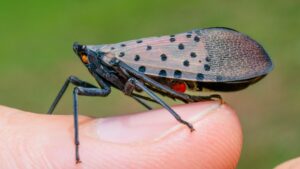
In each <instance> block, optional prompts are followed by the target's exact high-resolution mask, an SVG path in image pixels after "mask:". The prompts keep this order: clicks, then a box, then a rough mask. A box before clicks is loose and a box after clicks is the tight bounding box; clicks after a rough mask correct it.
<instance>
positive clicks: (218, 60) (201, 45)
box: [90, 28, 273, 82]
mask: <svg viewBox="0 0 300 169" xmlns="http://www.w3.org/2000/svg"><path fill="white" fill-rule="evenodd" d="M90 48H92V49H95V50H98V51H99V50H100V51H102V52H104V53H105V57H107V58H110V59H111V58H113V57H116V58H118V59H119V60H121V61H123V62H125V63H126V64H128V65H129V66H131V67H132V68H134V69H135V70H137V71H140V72H143V73H145V74H146V75H151V76H157V77H167V78H172V79H181V80H191V81H201V82H227V81H238V80H245V79H251V78H254V77H258V76H262V75H264V74H267V73H268V72H270V71H271V70H272V68H273V66H272V62H271V60H270V58H269V56H268V54H267V53H266V51H265V50H264V49H263V47H262V46H261V45H260V44H258V43H257V42H256V41H254V40H253V39H251V38H250V37H248V36H247V35H244V34H242V33H240V32H237V31H235V30H232V29H228V28H206V29H198V30H193V31H191V32H185V33H180V34H175V35H167V36H160V37H150V38H142V39H138V40H131V41H126V42H121V43H116V44H107V45H98V46H90Z"/></svg>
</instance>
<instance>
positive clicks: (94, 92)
mask: <svg viewBox="0 0 300 169" xmlns="http://www.w3.org/2000/svg"><path fill="white" fill-rule="evenodd" d="M97 80H100V81H98V82H99V83H100V84H101V86H102V87H103V88H102V89H99V88H86V87H75V88H74V90H73V106H74V107H73V110H74V112H73V113H74V137H75V153H76V154H75V157H76V163H79V162H80V157H79V135H78V95H81V96H107V95H109V94H110V92H111V89H110V86H109V85H107V84H106V83H105V82H104V81H102V80H101V79H97Z"/></svg>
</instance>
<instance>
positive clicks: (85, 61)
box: [81, 54, 89, 64]
mask: <svg viewBox="0 0 300 169" xmlns="http://www.w3.org/2000/svg"><path fill="white" fill-rule="evenodd" d="M81 60H82V62H83V63H85V64H88V63H89V59H88V57H87V56H86V55H85V54H83V55H81Z"/></svg>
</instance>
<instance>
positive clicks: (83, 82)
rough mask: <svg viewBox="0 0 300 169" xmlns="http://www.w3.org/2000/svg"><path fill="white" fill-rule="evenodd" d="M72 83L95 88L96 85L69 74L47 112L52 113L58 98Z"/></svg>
mask: <svg viewBox="0 0 300 169" xmlns="http://www.w3.org/2000/svg"><path fill="white" fill-rule="evenodd" d="M70 83H72V84H74V85H75V86H81V87H88V88H97V87H96V86H94V85H92V84H90V83H88V82H85V81H82V80H80V79H79V78H77V77H76V76H70V77H68V79H67V80H66V82H65V83H64V85H63V86H62V88H61V89H60V91H59V92H58V94H57V96H56V98H55V99H54V101H53V103H52V104H51V106H50V108H49V110H48V114H52V113H53V111H54V109H55V107H56V105H57V103H58V102H59V101H60V99H61V98H62V96H63V95H64V93H65V91H66V90H67V88H68V86H69V84H70Z"/></svg>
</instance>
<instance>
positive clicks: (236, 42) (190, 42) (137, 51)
mask: <svg viewBox="0 0 300 169" xmlns="http://www.w3.org/2000/svg"><path fill="white" fill-rule="evenodd" d="M73 50H74V52H75V53H76V54H77V55H78V56H79V58H80V59H81V61H82V63H83V64H84V65H85V66H86V67H87V69H88V70H89V72H90V73H91V74H92V76H93V77H94V78H95V79H96V81H97V82H98V85H99V86H100V88H98V87H96V86H94V85H92V84H90V83H88V82H85V81H82V80H79V79H78V78H76V77H74V76H70V77H69V78H68V79H67V81H66V82H65V84H64V86H63V87H62V89H61V91H60V92H59V94H58V96H57V97H56V99H55V100H54V102H53V104H52V105H51V107H50V109H49V111H48V113H50V114H51V113H52V112H53V110H54V108H55V106H56V105H57V103H58V101H59V100H60V98H61V97H62V95H63V93H64V92H65V90H66V88H67V86H68V84H69V83H70V82H71V83H72V84H74V85H75V86H77V87H75V88H74V92H73V98H74V123H75V125H74V126H75V144H76V160H77V162H79V161H80V159H79V152H78V148H79V139H78V119H77V118H78V111H77V96H78V95H85V96H107V95H109V93H110V92H111V87H114V88H116V89H118V90H120V91H123V92H124V93H125V94H126V95H128V96H131V97H132V98H133V99H135V100H136V101H138V102H139V103H141V104H142V105H144V106H145V107H146V108H148V109H151V107H150V106H148V105H147V104H146V102H145V101H152V102H155V103H158V104H160V105H162V106H163V107H164V108H165V109H167V110H168V111H169V112H170V113H171V114H172V115H173V116H174V117H175V118H176V120H177V121H179V122H180V123H182V124H184V125H186V126H188V127H189V128H190V129H191V131H193V126H192V125H191V124H190V123H188V122H187V121H185V120H183V119H182V118H181V117H180V116H179V115H178V114H177V113H176V112H175V111H174V110H173V109H172V108H170V107H169V106H168V105H167V104H166V103H165V102H164V101H163V100H161V99H160V98H159V97H158V96H157V95H156V93H158V94H161V95H163V96H168V97H170V98H173V99H177V100H181V101H183V102H185V103H189V102H198V101H203V100H210V99H213V98H218V99H221V97H220V96H219V95H210V96H200V95H189V94H186V93H185V90H186V89H189V90H193V91H201V90H202V89H204V88H207V89H211V90H215V91H236V90H241V89H244V88H246V87H247V86H249V85H251V84H253V83H255V82H257V81H259V80H260V79H262V78H263V77H264V76H265V75H266V74H267V73H269V72H270V71H271V70H272V68H273V66H272V62H271V60H270V58H269V56H268V54H267V53H266V51H265V50H264V49H263V47H262V46H261V45H259V44H258V43H257V42H256V41H254V40H253V39H251V38H250V37H248V36H246V35H244V34H242V33H240V32H237V31H235V30H232V29H228V28H206V29H199V30H193V31H191V32H186V33H181V34H176V35H168V36H161V37H151V38H143V39H138V40H131V41H126V42H121V43H116V44H107V45H80V44H78V43H75V44H74V45H73ZM141 91H144V92H146V93H147V94H148V96H149V97H147V96H143V95H140V94H138V93H139V92H141Z"/></svg>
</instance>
